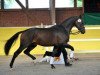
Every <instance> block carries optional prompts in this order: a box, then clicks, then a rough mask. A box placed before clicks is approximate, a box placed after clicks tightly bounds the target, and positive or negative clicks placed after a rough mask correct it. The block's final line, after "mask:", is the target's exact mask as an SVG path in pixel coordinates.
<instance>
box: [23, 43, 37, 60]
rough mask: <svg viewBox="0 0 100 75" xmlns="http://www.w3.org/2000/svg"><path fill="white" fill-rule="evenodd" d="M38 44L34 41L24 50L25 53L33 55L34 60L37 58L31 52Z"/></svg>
mask: <svg viewBox="0 0 100 75" xmlns="http://www.w3.org/2000/svg"><path fill="white" fill-rule="evenodd" d="M36 46H37V45H35V44H34V43H32V44H30V45H29V46H28V48H27V49H26V50H25V51H24V53H25V54H26V55H28V56H29V57H31V58H32V59H33V60H35V59H36V58H35V57H34V56H33V55H31V54H30V51H31V50H32V49H33V48H35V47H36Z"/></svg>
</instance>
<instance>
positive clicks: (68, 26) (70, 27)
mask: <svg viewBox="0 0 100 75" xmlns="http://www.w3.org/2000/svg"><path fill="white" fill-rule="evenodd" d="M63 26H64V28H65V29H66V30H67V32H68V33H69V34H70V32H71V29H72V28H73V26H74V24H73V23H69V22H67V23H65V25H64V24H63Z"/></svg>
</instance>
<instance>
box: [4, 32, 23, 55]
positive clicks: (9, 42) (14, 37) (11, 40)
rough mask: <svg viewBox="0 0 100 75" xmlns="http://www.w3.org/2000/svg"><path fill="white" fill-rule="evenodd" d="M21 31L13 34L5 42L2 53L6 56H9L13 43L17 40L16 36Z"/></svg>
mask: <svg viewBox="0 0 100 75" xmlns="http://www.w3.org/2000/svg"><path fill="white" fill-rule="evenodd" d="M22 32H23V31H20V32H17V33H16V34H14V35H13V36H12V37H11V38H10V39H9V40H7V42H6V44H5V46H4V52H5V54H6V55H8V54H9V51H10V48H11V46H12V44H13V42H14V41H15V40H16V39H17V38H18V35H19V34H20V33H22Z"/></svg>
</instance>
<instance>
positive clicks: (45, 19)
mask: <svg viewBox="0 0 100 75" xmlns="http://www.w3.org/2000/svg"><path fill="white" fill-rule="evenodd" d="M81 13H82V9H57V10H56V23H57V24H59V23H61V22H62V21H63V20H65V19H66V18H68V17H70V16H74V15H80V14H81ZM41 23H43V24H44V25H50V24H51V17H50V11H49V10H46V9H45V10H28V11H22V10H13V11H11V10H10V11H0V27H20V26H21V27H22V26H35V25H40V24H41Z"/></svg>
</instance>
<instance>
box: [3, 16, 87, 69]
mask: <svg viewBox="0 0 100 75" xmlns="http://www.w3.org/2000/svg"><path fill="white" fill-rule="evenodd" d="M74 26H75V27H76V28H77V29H78V30H79V31H80V32H81V33H82V34H84V33H85V27H84V24H83V21H82V16H81V15H80V16H74V17H70V18H68V19H66V20H65V21H64V22H62V23H61V24H59V25H55V26H52V27H50V28H30V29H27V30H24V31H20V32H17V33H16V34H14V35H13V36H12V37H11V38H10V39H9V40H8V41H7V42H6V44H5V49H4V50H5V54H6V55H8V54H9V51H10V48H11V46H12V44H13V42H14V41H15V40H16V39H17V38H18V36H19V34H21V36H20V46H19V48H18V49H17V50H16V51H15V53H14V55H13V58H12V60H11V62H10V68H13V63H14V61H15V59H16V57H17V56H18V55H19V54H20V53H21V52H22V51H23V50H24V49H25V48H26V50H25V51H24V53H25V54H26V55H28V56H29V57H31V58H32V59H33V60H35V59H36V58H35V57H34V56H33V55H31V54H30V51H31V50H32V49H34V48H35V47H36V46H37V45H41V46H61V45H62V46H64V47H67V42H68V41H69V38H70V36H69V35H70V31H71V29H72V28H73V27H74ZM55 50H56V49H55ZM53 53H55V51H53ZM51 65H53V64H51Z"/></svg>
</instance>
